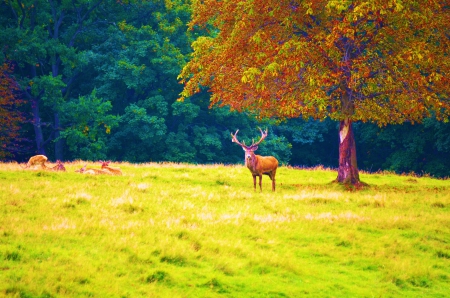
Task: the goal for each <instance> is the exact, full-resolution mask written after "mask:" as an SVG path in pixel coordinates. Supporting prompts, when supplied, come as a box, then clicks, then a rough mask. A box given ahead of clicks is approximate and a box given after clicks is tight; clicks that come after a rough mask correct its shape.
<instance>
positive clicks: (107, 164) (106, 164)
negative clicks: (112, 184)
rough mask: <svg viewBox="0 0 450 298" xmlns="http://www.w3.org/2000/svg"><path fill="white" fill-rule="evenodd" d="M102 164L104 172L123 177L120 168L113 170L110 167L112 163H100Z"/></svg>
mask: <svg viewBox="0 0 450 298" xmlns="http://www.w3.org/2000/svg"><path fill="white" fill-rule="evenodd" d="M100 162H101V163H102V170H106V171H108V172H110V173H111V174H112V175H118V176H121V175H122V171H121V170H120V168H113V167H110V166H109V163H110V161H100Z"/></svg>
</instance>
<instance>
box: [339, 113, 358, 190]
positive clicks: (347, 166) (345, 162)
mask: <svg viewBox="0 0 450 298" xmlns="http://www.w3.org/2000/svg"><path fill="white" fill-rule="evenodd" d="M339 139H340V143H339V168H338V177H337V179H336V181H337V182H339V183H343V184H352V185H360V184H361V181H360V180H359V172H358V165H357V163H356V145H355V137H354V135H353V128H352V122H351V120H349V119H345V120H343V121H341V122H340V124H339Z"/></svg>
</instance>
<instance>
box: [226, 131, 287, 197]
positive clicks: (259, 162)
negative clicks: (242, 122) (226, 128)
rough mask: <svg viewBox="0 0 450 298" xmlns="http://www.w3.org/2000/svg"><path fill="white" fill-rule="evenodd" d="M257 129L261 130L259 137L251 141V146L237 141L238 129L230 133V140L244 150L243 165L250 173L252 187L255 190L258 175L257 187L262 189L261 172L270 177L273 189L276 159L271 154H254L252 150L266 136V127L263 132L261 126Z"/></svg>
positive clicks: (276, 166) (256, 147) (254, 149)
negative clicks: (256, 140) (257, 139)
mask: <svg viewBox="0 0 450 298" xmlns="http://www.w3.org/2000/svg"><path fill="white" fill-rule="evenodd" d="M258 128H259V127H258ZM259 130H260V131H261V139H260V140H259V141H258V142H256V143H254V142H252V145H251V146H246V145H245V142H243V143H242V144H241V142H239V141H238V139H237V137H236V135H237V133H238V131H239V129H238V130H236V133H235V134H234V135H233V134H231V141H232V142H234V143H236V144H238V145H240V146H241V147H242V149H244V151H245V165H246V166H247V168H248V169H249V170H250V172H251V173H252V176H253V187H254V189H255V191H256V176H258V177H259V189H260V190H261V191H262V186H261V180H262V175H263V174H264V175H268V176H269V177H270V179H271V180H272V191H275V174H276V173H277V168H278V160H277V159H276V158H275V157H273V156H261V155H255V153H254V152H255V151H256V149H258V145H259V144H260V143H261V142H262V141H263V140H264V139H265V138H266V137H267V129H266V131H265V132H264V131H262V129H261V128H259Z"/></svg>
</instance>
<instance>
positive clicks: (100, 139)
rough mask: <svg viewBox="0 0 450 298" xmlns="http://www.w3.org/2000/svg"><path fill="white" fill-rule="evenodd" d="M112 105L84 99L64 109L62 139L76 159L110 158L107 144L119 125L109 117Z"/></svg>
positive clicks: (72, 101)
mask: <svg viewBox="0 0 450 298" xmlns="http://www.w3.org/2000/svg"><path fill="white" fill-rule="evenodd" d="M111 108H112V106H111V103H110V102H108V101H103V100H101V99H99V98H98V97H97V96H96V91H95V90H94V91H93V92H92V94H90V95H89V96H81V97H79V98H78V99H76V100H71V101H69V102H66V103H64V104H63V105H62V107H61V112H62V113H61V118H62V119H61V121H62V125H63V127H64V130H63V131H62V132H61V134H60V138H61V139H64V140H65V141H66V144H67V146H68V147H69V149H70V151H71V152H72V154H73V158H76V159H83V160H96V159H106V158H107V146H106V144H107V140H108V135H109V134H110V133H111V130H112V129H113V128H115V127H117V126H118V125H119V119H118V117H116V116H113V115H110V114H108V112H109V111H110V110H111Z"/></svg>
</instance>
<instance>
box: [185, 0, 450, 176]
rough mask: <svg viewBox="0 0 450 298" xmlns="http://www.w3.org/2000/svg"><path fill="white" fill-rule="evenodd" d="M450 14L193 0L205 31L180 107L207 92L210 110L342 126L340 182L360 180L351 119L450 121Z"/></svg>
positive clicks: (379, 5)
mask: <svg viewBox="0 0 450 298" xmlns="http://www.w3.org/2000/svg"><path fill="white" fill-rule="evenodd" d="M449 14H450V5H449V4H448V2H447V1H433V0H430V1H414V2H411V1H397V0H390V1H331V0H327V1H325V0H318V1H275V0H269V1H263V0H259V1H258V0H256V1H215V0H202V1H194V4H193V20H192V22H191V23H190V27H189V28H190V30H197V29H202V30H204V32H208V33H209V34H208V35H207V36H201V37H199V38H197V40H196V41H195V42H194V43H193V44H192V46H193V49H194V53H193V54H192V57H191V61H190V62H189V63H188V64H187V65H186V66H185V67H184V69H183V71H182V73H181V74H180V79H181V81H182V83H184V84H185V88H184V91H183V92H182V94H181V100H182V99H184V98H186V97H189V96H191V95H193V94H195V93H197V92H199V91H200V90H201V89H202V87H208V88H209V91H210V92H211V94H212V95H211V104H212V105H216V104H217V105H228V106H230V107H232V108H233V109H235V110H239V111H241V110H250V111H254V112H256V113H257V114H258V115H260V116H263V117H274V116H275V117H279V118H296V117H304V118H309V117H312V118H315V119H324V118H326V117H329V118H331V119H333V120H336V121H339V122H340V123H341V125H340V136H341V139H340V141H341V144H342V148H340V163H339V168H340V169H341V170H343V173H345V174H344V177H343V176H341V172H339V177H338V181H339V182H345V181H346V179H347V177H345V175H350V176H351V177H350V178H349V179H350V180H351V183H353V184H354V183H358V182H359V178H358V177H357V165H356V153H355V152H356V151H355V148H354V139H353V132H352V129H351V125H352V122H355V121H363V122H366V121H371V122H375V123H377V124H379V125H386V124H388V123H396V124H398V123H404V122H406V121H408V122H412V123H414V122H420V121H421V120H422V119H424V118H426V117H430V116H435V117H436V118H437V119H438V120H443V121H448V118H449V115H450V100H449V88H448V86H449V84H450V76H449V74H450V37H449V35H448V28H450V18H449V17H448V16H449ZM344 132H345V133H344ZM341 159H342V161H343V163H344V164H346V165H347V166H348V167H349V168H348V169H347V170H344V169H343V168H342V166H343V164H341ZM354 174H356V177H353V176H354Z"/></svg>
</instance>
